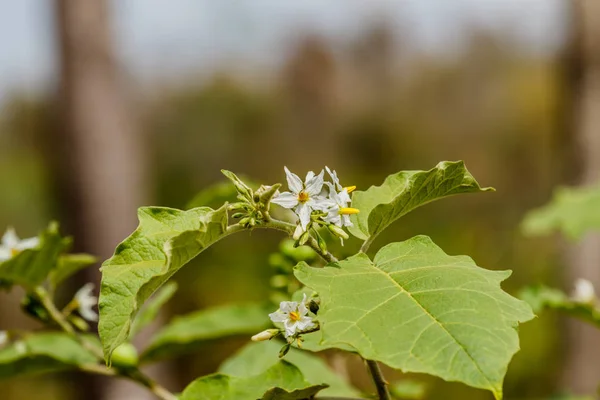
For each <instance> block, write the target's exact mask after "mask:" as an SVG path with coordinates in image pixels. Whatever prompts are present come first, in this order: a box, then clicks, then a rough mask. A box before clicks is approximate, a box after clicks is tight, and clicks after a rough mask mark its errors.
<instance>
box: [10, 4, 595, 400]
mask: <svg viewBox="0 0 600 400" xmlns="http://www.w3.org/2000/svg"><path fill="white" fill-rule="evenodd" d="M599 29H600V3H598V2H597V1H594V0H486V1H481V0H455V1H446V0H414V1H412V0H404V1H402V0H396V1H393V0H377V1H366V0H362V1H359V0H330V1H327V2H323V1H317V0H305V1H302V2H291V1H274V0H254V1H252V0H235V1H234V0H219V1H209V0H173V1H168V2H167V1H158V0H113V1H108V0H88V1H82V0H54V1H42V0H20V1H8V0H5V1H0V188H1V189H0V230H4V228H5V227H6V226H7V225H13V226H15V227H16V229H17V231H18V233H19V234H20V235H21V236H22V237H29V236H32V235H34V234H36V232H38V231H39V230H41V229H43V227H44V226H45V225H46V224H47V222H48V221H49V220H52V219H57V220H59V221H61V224H62V230H63V232H64V233H67V234H71V235H74V236H75V246H76V250H78V251H87V252H90V253H93V254H96V255H98V256H100V258H101V259H106V258H108V257H110V255H111V254H112V251H113V249H114V248H115V246H116V244H117V243H119V242H120V241H121V240H123V239H124V238H125V237H126V236H127V235H128V234H129V233H130V232H131V231H133V230H134V229H135V226H136V225H137V221H136V212H135V210H136V208H137V207H139V206H142V205H162V206H171V207H177V208H184V207H185V206H186V203H187V202H188V201H189V200H190V199H192V197H193V196H194V195H195V194H196V193H197V192H198V191H199V190H201V189H202V188H204V187H206V186H208V185H210V184H212V183H214V182H218V181H221V180H222V179H223V177H222V176H221V174H220V169H221V168H226V169H229V170H232V171H234V172H239V173H243V174H244V175H245V176H249V177H251V178H252V179H253V180H254V181H257V182H264V183H274V182H282V181H283V180H284V174H283V166H284V165H287V166H288V167H289V168H290V169H292V170H293V171H296V172H298V173H299V174H300V175H302V173H303V171H306V170H309V169H312V170H320V169H321V168H322V167H323V166H324V165H328V166H330V167H332V168H335V169H337V171H338V173H339V175H340V176H341V177H342V181H343V182H344V183H346V184H355V185H357V186H358V187H359V189H365V188H366V187H368V186H369V185H371V184H380V183H381V182H382V181H383V179H384V178H385V177H386V176H387V175H388V174H391V173H394V172H397V171H399V170H402V169H430V168H432V167H433V166H435V164H436V163H437V162H438V161H441V160H459V159H460V160H464V161H465V162H466V165H467V166H468V168H469V170H470V171H471V172H472V173H473V175H474V176H475V177H476V178H477V179H478V181H479V182H480V183H481V184H482V185H483V186H494V187H495V188H496V189H497V192H495V193H492V194H482V195H477V196H459V197H456V198H452V199H449V200H444V201H442V202H438V203H434V204H431V205H428V206H426V207H422V208H421V209H419V210H417V211H416V212H414V213H411V214H410V215H408V216H407V217H405V218H403V219H402V221H400V222H398V223H396V224H395V225H393V227H392V228H391V229H389V230H388V231H387V232H386V234H385V235H382V238H381V239H379V240H378V242H377V243H376V246H374V250H373V251H375V250H376V248H377V247H378V245H381V244H382V243H385V242H386V241H389V240H396V241H399V240H404V239H406V238H409V237H411V236H413V235H416V234H427V235H429V236H431V237H432V238H433V240H434V241H435V242H436V243H437V244H438V245H440V246H441V247H442V248H443V249H444V250H445V251H446V252H447V253H449V254H467V255H470V256H472V257H473V258H474V259H475V261H476V262H477V263H478V265H480V266H483V267H485V268H489V269H512V270H513V276H512V277H511V279H509V280H508V282H506V283H505V285H504V288H505V289H506V290H507V291H509V292H511V293H513V294H514V293H517V291H518V290H519V289H520V288H521V287H523V286H524V285H527V284H531V283H536V282H544V283H547V284H549V285H553V286H557V287H560V288H563V289H566V290H570V288H571V287H572V283H573V280H574V278H575V277H585V278H588V279H590V280H592V281H593V282H595V283H596V285H598V286H600V268H598V266H599V263H600V261H598V260H600V258H599V257H600V255H598V252H599V251H600V239H599V238H598V236H593V235H590V236H588V237H586V239H585V240H584V241H583V242H582V243H581V244H570V243H564V242H562V241H561V240H560V239H558V238H541V239H528V238H524V237H523V236H522V235H521V233H520V231H519V223H520V221H521V219H522V218H523V216H524V214H525V213H526V211H527V210H529V209H531V208H533V207H537V206H540V205H542V204H544V203H545V202H547V201H548V200H549V198H550V196H551V193H552V190H553V188H554V187H556V186H557V185H563V184H570V185H574V184H588V183H591V182H594V181H596V180H597V179H598V173H599V171H600V143H599V141H600V32H599ZM384 236H385V237H384ZM280 239H281V236H280V235H279V234H277V233H270V232H253V233H252V235H238V236H235V237H232V238H228V240H227V241H223V242H220V243H218V244H217V245H216V246H214V248H211V249H209V250H208V251H206V252H204V253H202V254H201V255H200V256H199V257H198V258H197V259H196V260H194V262H192V263H191V264H190V265H189V266H187V267H186V268H184V269H183V270H182V271H181V272H180V273H179V274H178V275H177V276H176V279H177V281H178V282H179V283H180V290H179V292H178V294H177V296H176V297H175V299H173V300H172V301H171V302H170V303H169V304H168V311H167V312H166V313H164V314H165V315H163V316H162V318H163V320H164V321H167V320H168V319H169V318H170V317H171V316H172V315H177V314H182V313H185V312H190V311H193V310H197V309H201V308H205V307H207V306H211V305H215V304H223V303H228V302H242V301H245V300H262V299H264V298H266V297H267V296H268V293H269V290H270V289H269V283H268V282H269V277H270V275H271V270H270V267H269V266H268V263H267V258H268V255H269V253H270V252H271V251H273V249H275V248H276V246H277V245H278V243H279V240H280ZM357 244H358V243H354V242H351V243H349V244H348V246H347V248H346V249H347V251H348V252H350V251H352V250H353V249H355V248H356V245H357ZM230 246H236V251H235V252H231V251H228V250H229V249H230V248H231V247H230ZM238 249H239V250H238ZM594 260H596V261H597V262H594ZM77 278H78V279H79V281H78V282H77V281H74V282H73V286H72V288H71V290H72V291H73V292H74V291H75V290H76V289H77V287H79V286H80V285H81V284H82V283H83V282H85V281H87V280H93V281H95V282H99V273H98V271H97V269H90V270H89V271H87V272H85V273H82V274H80V275H79V276H78V277H77ZM69 295H71V292H69V293H67V294H65V296H66V297H68V296H69ZM19 299H20V293H18V292H16V291H13V293H10V294H0V329H7V328H11V329H12V328H31V327H35V326H36V325H35V324H34V323H33V322H31V321H30V320H28V319H27V317H25V316H22V315H21V313H20V311H19V309H18V302H19ZM520 336H521V348H522V351H521V352H520V353H518V354H517V356H516V357H515V359H514V361H513V363H512V364H511V365H510V368H509V371H508V375H507V378H506V382H505V392H506V397H507V398H508V399H550V398H553V396H555V395H558V394H560V393H565V392H570V393H579V394H592V393H594V391H595V388H596V386H597V384H598V382H600V363H598V360H599V359H600V354H598V353H599V351H600V337H599V334H598V333H596V332H594V331H592V330H589V329H586V328H585V327H583V326H582V325H581V324H579V323H577V322H574V321H571V320H567V319H566V318H562V317H560V316H558V315H552V314H545V315H543V316H541V317H540V318H537V319H536V320H534V321H532V322H529V323H527V324H525V325H523V326H522V327H521V329H520ZM246 340H247V339H246V338H241V339H239V340H229V341H221V342H218V343H214V344H212V345H211V346H207V347H205V348H202V350H201V351H200V352H198V353H196V354H192V355H189V356H186V357H183V358H179V359H177V360H175V361H173V362H170V363H165V364H161V365H158V366H156V367H154V368H155V369H154V371H153V373H154V374H155V375H156V376H158V379H159V380H161V381H162V382H164V383H165V385H166V386H167V387H169V388H170V389H173V390H180V389H181V388H182V387H184V386H185V384H186V383H188V382H189V381H190V380H192V379H193V378H195V377H197V376H200V375H202V374H206V373H210V372H213V371H214V370H215V369H216V367H217V366H218V365H219V363H220V362H221V361H222V360H223V359H224V358H226V357H227V356H228V355H229V354H231V353H232V352H233V351H234V350H235V349H236V348H238V347H239V346H240V345H242V344H243V343H245V342H246ZM348 371H349V375H350V377H351V378H352V379H353V381H354V382H355V383H356V384H357V385H358V386H359V387H361V388H363V389H365V390H370V388H371V386H370V382H369V378H368V376H367V375H366V374H365V372H364V371H363V367H362V365H361V364H360V362H358V361H357V360H349V361H348ZM388 374H390V375H391V376H395V377H400V375H399V374H397V373H396V374H395V375H394V374H393V373H392V372H391V371H388ZM417 378H418V379H421V380H423V381H425V382H428V384H429V385H430V391H429V395H428V397H427V398H431V399H489V398H490V395H489V394H487V393H485V392H483V391H479V390H475V389H470V388H467V387H465V386H463V385H460V384H453V383H446V382H443V381H441V380H439V379H435V378H430V377H421V376H418V377H417ZM131 390H132V388H131V387H129V386H128V385H126V384H116V385H115V384H114V383H111V382H109V381H105V380H98V379H96V378H90V377H85V376H80V375H73V374H65V375H52V376H43V377H33V378H32V377H27V378H22V379H17V380H11V381H3V382H0V393H1V396H0V397H1V398H2V399H3V400H12V399H19V400H20V399H33V400H37V399H44V400H46V399H61V400H63V399H66V400H68V399H84V398H85V399H94V400H95V399H126V398H127V399H138V398H139V399H147V398H148V397H147V395H145V394H143V393H141V394H140V393H139V392H135V393H134V392H132V391H131Z"/></svg>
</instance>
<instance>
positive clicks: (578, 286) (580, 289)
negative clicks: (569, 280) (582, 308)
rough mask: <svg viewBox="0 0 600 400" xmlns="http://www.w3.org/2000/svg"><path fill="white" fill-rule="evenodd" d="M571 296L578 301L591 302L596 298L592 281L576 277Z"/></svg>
mask: <svg viewBox="0 0 600 400" xmlns="http://www.w3.org/2000/svg"><path fill="white" fill-rule="evenodd" d="M572 298H573V301H576V302H578V303H593V302H594V300H595V299H596V291H595V290H594V285H593V284H592V282H590V281H588V280H587V279H577V281H575V290H574V291H573V295H572Z"/></svg>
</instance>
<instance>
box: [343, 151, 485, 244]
mask: <svg viewBox="0 0 600 400" xmlns="http://www.w3.org/2000/svg"><path fill="white" fill-rule="evenodd" d="M489 190H494V189H492V188H483V189H482V188H481V187H480V186H479V184H478V183H477V181H476V180H475V178H473V176H472V175H471V174H470V173H469V171H467V168H466V167H465V164H464V163H463V162H462V161H456V162H450V161H444V162H441V163H439V164H438V165H437V166H436V167H435V168H433V169H430V170H429V171H402V172H398V173H396V174H394V175H390V176H388V177H387V178H386V179H385V181H384V182H383V184H382V185H381V186H371V187H370V188H369V189H367V190H366V191H364V192H363V191H356V192H354V194H353V195H352V207H355V208H358V209H359V210H360V213H359V214H356V215H353V216H352V222H353V223H354V226H352V227H350V228H349V229H348V230H349V231H350V233H352V234H353V235H354V236H356V237H358V238H360V239H364V240H367V239H368V238H369V237H371V236H373V237H374V236H377V235H378V234H379V233H380V232H381V231H383V230H384V229H385V228H387V226H388V225H390V224H391V223H392V222H394V221H395V220H397V219H398V218H400V217H402V216H403V215H405V214H408V213H409V212H411V211H412V210H414V209H415V208H417V207H419V206H422V205H424V204H427V203H429V202H432V201H434V200H438V199H441V198H443V197H447V196H451V195H454V194H459V193H471V192H486V191H489Z"/></svg>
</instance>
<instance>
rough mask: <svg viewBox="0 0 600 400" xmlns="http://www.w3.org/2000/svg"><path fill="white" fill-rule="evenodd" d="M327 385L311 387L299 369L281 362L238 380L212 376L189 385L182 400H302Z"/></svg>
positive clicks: (220, 375)
mask: <svg viewBox="0 0 600 400" xmlns="http://www.w3.org/2000/svg"><path fill="white" fill-rule="evenodd" d="M326 387H327V385H311V384H310V383H308V382H307V381H306V380H305V379H304V377H303V376H302V373H301V372H300V370H299V369H298V368H296V367H295V366H293V365H292V364H290V363H288V362H286V361H280V362H278V363H277V364H275V365H274V366H272V367H271V368H269V369H268V370H267V371H265V372H263V373H262V374H260V375H256V376H251V377H244V378H239V377H235V376H229V375H225V374H212V375H208V376H205V377H202V378H199V379H196V380H195V381H194V382H192V383H191V384H190V385H189V386H188V387H187V388H186V389H185V390H184V391H183V393H182V395H181V400H200V399H211V400H240V399H248V400H253V399H262V400H267V399H269V400H271V399H278V400H282V399H285V400H301V399H308V398H311V397H312V396H314V395H315V394H317V393H318V392H319V391H320V390H322V389H324V388H326Z"/></svg>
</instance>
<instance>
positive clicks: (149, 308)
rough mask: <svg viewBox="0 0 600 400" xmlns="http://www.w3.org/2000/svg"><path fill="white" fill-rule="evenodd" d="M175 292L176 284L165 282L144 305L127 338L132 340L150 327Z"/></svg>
mask: <svg viewBox="0 0 600 400" xmlns="http://www.w3.org/2000/svg"><path fill="white" fill-rule="evenodd" d="M176 291H177V282H167V284H165V285H164V286H163V287H161V288H160V289H159V290H158V291H157V292H156V293H155V294H154V295H153V296H152V297H151V298H150V300H148V301H147V302H146V304H144V307H142V309H141V310H140V313H139V314H138V315H137V317H136V318H135V320H134V321H133V324H132V325H131V332H130V333H129V336H130V337H131V338H133V337H134V336H135V335H137V334H138V333H140V332H141V331H142V329H144V328H145V327H147V326H148V325H150V324H151V323H152V322H153V321H154V320H155V319H156V316H157V315H158V313H159V311H160V309H161V308H162V306H163V305H164V304H165V303H166V302H167V301H169V300H170V299H171V297H173V295H174V294H175V292H176Z"/></svg>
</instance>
